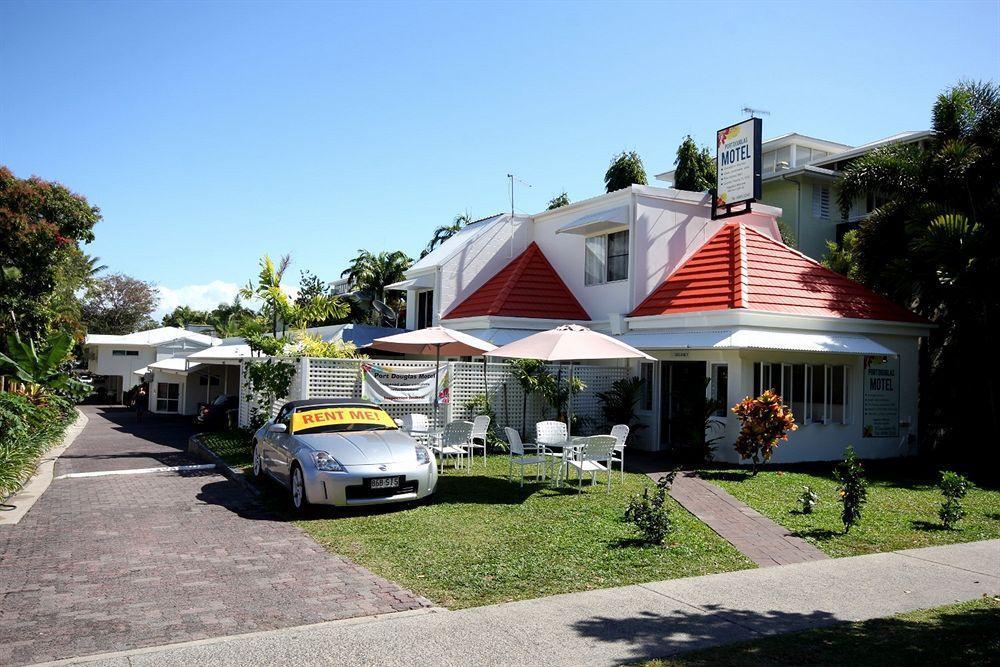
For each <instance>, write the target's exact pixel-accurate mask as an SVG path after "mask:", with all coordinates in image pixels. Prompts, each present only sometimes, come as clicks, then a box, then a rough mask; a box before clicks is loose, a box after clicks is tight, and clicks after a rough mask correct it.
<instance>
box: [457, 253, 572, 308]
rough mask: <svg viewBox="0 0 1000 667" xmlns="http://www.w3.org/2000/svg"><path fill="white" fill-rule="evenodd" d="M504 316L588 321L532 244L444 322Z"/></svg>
mask: <svg viewBox="0 0 1000 667" xmlns="http://www.w3.org/2000/svg"><path fill="white" fill-rule="evenodd" d="M481 315H501V316H507V317H538V318H545V319H554V320H589V319H590V316H589V315H588V314H587V311H586V310H584V309H583V306H581V305H580V302H579V301H577V300H576V297H574V296H573V293H572V292H570V291H569V288H568V287H566V283H564V282H563V281H562V279H561V278H560V277H559V274H558V273H556V270H555V269H553V268H552V265H551V264H549V260H548V259H546V258H545V255H544V254H542V249H541V248H539V247H538V245H537V244H535V243H532V244H531V245H529V246H528V247H527V249H526V250H525V251H524V252H523V253H521V254H520V255H518V256H517V257H516V258H514V259H513V260H511V262H510V264H508V265H507V266H505V267H504V268H503V269H501V270H500V272H499V273H497V274H496V275H495V276H493V277H492V278H490V279H489V280H488V281H486V283H485V284H484V285H483V286H482V287H480V288H479V289H477V290H476V291H475V292H473V293H472V294H470V295H469V296H468V297H467V298H466V299H465V301H463V302H462V303H460V304H458V305H457V306H455V307H454V308H453V309H452V310H451V312H449V313H448V314H447V315H445V316H444V318H443V319H446V320H450V319H455V318H458V317H477V316H481Z"/></svg>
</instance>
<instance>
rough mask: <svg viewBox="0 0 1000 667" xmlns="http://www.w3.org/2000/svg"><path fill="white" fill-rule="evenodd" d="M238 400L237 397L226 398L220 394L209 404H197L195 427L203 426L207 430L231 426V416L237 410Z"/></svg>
mask: <svg viewBox="0 0 1000 667" xmlns="http://www.w3.org/2000/svg"><path fill="white" fill-rule="evenodd" d="M239 402H240V399H239V397H238V396H227V395H226V394H220V395H219V396H216V397H215V400H213V401H212V402H211V403H199V404H198V411H197V412H196V413H195V415H194V423H195V425H196V426H204V427H206V428H209V429H213V428H227V427H229V426H231V425H232V421H233V420H232V419H231V415H234V414H235V412H236V410H237V409H239Z"/></svg>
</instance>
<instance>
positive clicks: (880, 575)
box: [93, 540, 1000, 667]
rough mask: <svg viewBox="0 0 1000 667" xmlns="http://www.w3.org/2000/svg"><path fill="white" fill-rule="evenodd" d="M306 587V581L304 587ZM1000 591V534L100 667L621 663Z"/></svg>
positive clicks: (244, 638) (200, 647) (416, 616)
mask: <svg viewBox="0 0 1000 667" xmlns="http://www.w3.org/2000/svg"><path fill="white" fill-rule="evenodd" d="M303 585H308V581H304V582H303ZM998 593H1000V540H992V541H987V542H973V543H969V544H956V545H951V546H944V547H930V548H926V549H914V550H909V551H899V552H891V553H884V554H873V555H870V556H857V557H854V558H840V559H831V560H822V561H812V562H805V563H797V564H793V565H784V566H778V567H770V568H761V569H757V570H744V571H740V572H729V573H725V574H715V575H708V576H703V577H692V578H688V579H675V580H672V581H664V582H658V583H652V584H644V585H639V586H626V587H624V588H613V589H605V590H599V591H590V592H586V593H573V594H568V595H557V596H554V597H548V598H542V599H539V600H527V601H524V602H515V603H510V604H503V605H495V606H491V607H479V608H475V609H466V610H463V611H455V612H447V611H434V610H428V611H424V612H410V613H403V614H396V615H391V616H387V617H382V618H376V619H370V620H367V621H364V620H362V619H353V620H350V621H337V622H332V623H324V624H319V625H313V626H308V627H298V628H289V629H285V630H275V631H271V632H265V633H256V634H252V635H241V636H236V637H229V638H224V639H216V640H206V641H201V642H191V643H187V644H178V645H173V646H164V647H159V648H151V649H144V650H140V651H132V652H128V653H120V654H113V655H106V656H94V657H93V658H97V661H98V663H99V664H103V665H115V666H118V665H121V666H125V665H157V666H158V667H162V666H167V665H178V666H183V667H189V666H190V665H202V664H212V665H250V664H259V663H272V664H297V665H319V664H327V663H330V662H337V663H338V664H347V665H413V664H418V665H419V664H433V665H543V664H544V665H578V664H583V663H586V664H588V665H615V664H622V663H627V662H633V661H636V660H641V659H644V658H651V657H658V656H667V655H671V654H674V653H677V652H679V651H685V650H690V649H694V648H701V647H705V646H711V645H717V644H724V643H728V642H734V641H741V640H746V639H753V638H755V637H759V636H761V635H768V634H777V633H782V632H791V631H795V630H802V629H807V628H812V627H818V626H822V625H829V624H832V623H836V622H839V621H856V620H864V619H869V618H876V617H882V616H891V615H893V614H897V613H902V612H906V611H911V610H914V609H923V608H929V607H936V606H940V605H945V604H950V603H953V602H959V601H963V600H970V599H973V598H977V597H980V596H981V595H984V594H991V595H995V594H998Z"/></svg>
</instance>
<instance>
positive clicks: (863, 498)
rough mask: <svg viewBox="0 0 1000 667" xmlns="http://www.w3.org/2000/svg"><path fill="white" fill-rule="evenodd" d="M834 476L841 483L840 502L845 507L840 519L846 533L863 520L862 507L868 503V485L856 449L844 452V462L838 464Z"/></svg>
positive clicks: (849, 448) (851, 448) (852, 448)
mask: <svg viewBox="0 0 1000 667" xmlns="http://www.w3.org/2000/svg"><path fill="white" fill-rule="evenodd" d="M833 474H834V477H836V478H837V481H838V482H840V488H839V491H840V502H841V503H842V504H843V505H844V508H843V510H842V511H841V514H840V518H841V520H842V521H843V522H844V532H845V533H846V532H848V531H850V530H851V526H853V525H854V524H856V523H857V522H858V521H860V520H861V507H862V506H863V505H864V504H865V503H866V502H867V501H868V489H867V486H868V483H867V482H866V481H865V477H864V469H863V468H862V467H861V460H860V459H858V455H857V454H855V453H854V447H848V448H847V449H845V450H844V460H843V461H841V462H840V463H838V464H837V467H836V469H835V470H834V471H833Z"/></svg>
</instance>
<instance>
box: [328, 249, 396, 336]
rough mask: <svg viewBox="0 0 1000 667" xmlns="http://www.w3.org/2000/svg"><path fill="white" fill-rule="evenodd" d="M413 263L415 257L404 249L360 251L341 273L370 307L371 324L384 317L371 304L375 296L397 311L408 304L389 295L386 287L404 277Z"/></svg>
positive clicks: (360, 299)
mask: <svg viewBox="0 0 1000 667" xmlns="http://www.w3.org/2000/svg"><path fill="white" fill-rule="evenodd" d="M411 264H413V260H412V259H410V258H409V257H408V256H407V255H406V253H404V252H403V251H402V250H396V251H392V252H380V253H378V254H375V253H372V252H370V251H368V250H359V251H358V256H357V257H355V258H354V259H353V260H351V265H350V266H349V267H348V268H346V269H345V270H344V272H343V273H342V274H341V277H342V278H347V279H348V280H349V281H350V284H351V287H352V288H353V289H354V290H355V292H356V297H355V298H356V299H358V301H359V302H360V303H361V304H362V306H363V307H365V308H367V309H369V312H368V317H367V318H366V319H367V320H368V321H369V322H370V323H371V324H376V325H378V324H379V323H381V321H382V316H381V315H379V313H378V312H377V311H376V310H375V308H373V307H372V302H373V301H374V300H376V299H377V300H379V301H382V302H383V303H387V304H388V305H389V306H390V307H392V308H394V309H395V310H396V312H397V313H398V312H399V311H400V310H402V308H403V306H404V305H405V303H404V302H403V301H402V299H400V298H398V297H393V298H389V297H388V295H387V293H386V289H385V287H386V285H391V284H392V283H396V282H399V281H400V280H403V279H404V278H405V277H406V276H405V273H406V270H407V269H409V268H410V265H411Z"/></svg>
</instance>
